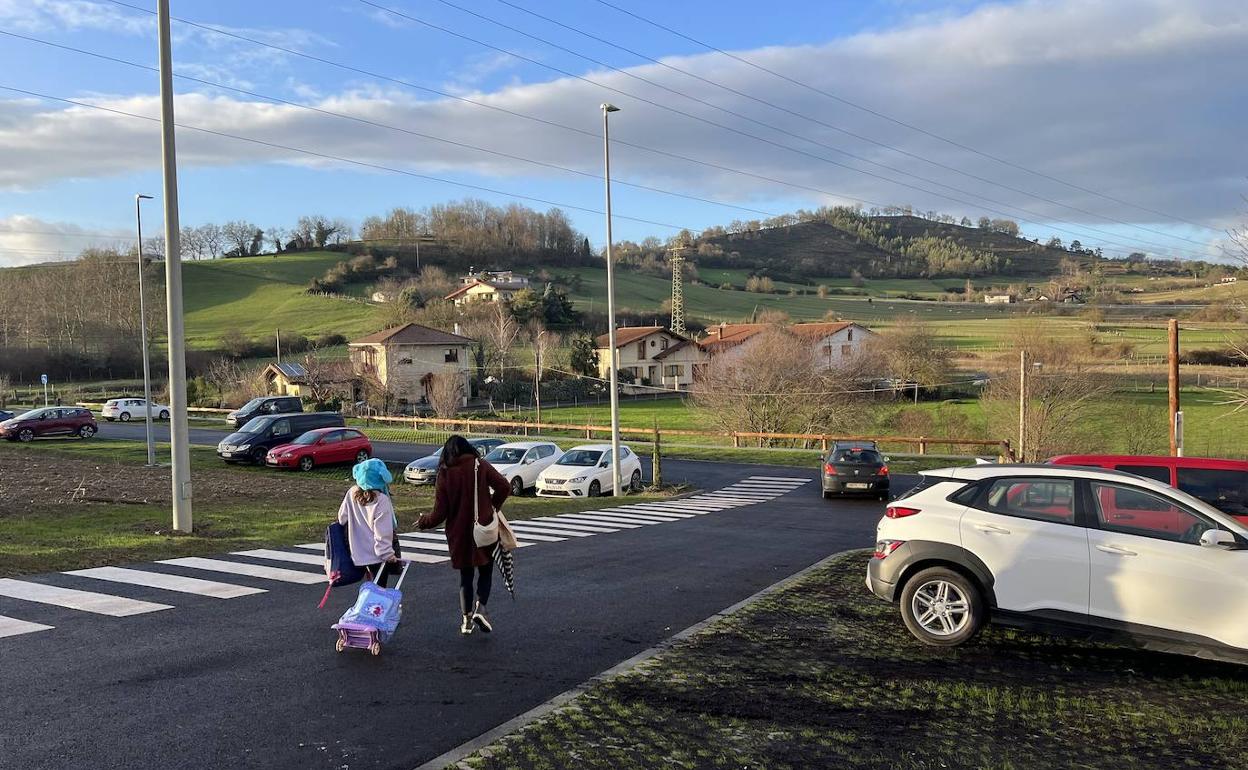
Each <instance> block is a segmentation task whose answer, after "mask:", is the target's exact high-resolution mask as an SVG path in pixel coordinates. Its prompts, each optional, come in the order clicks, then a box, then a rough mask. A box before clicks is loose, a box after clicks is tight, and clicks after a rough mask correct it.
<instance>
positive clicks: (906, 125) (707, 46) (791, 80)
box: [596, 0, 1208, 229]
mask: <svg viewBox="0 0 1248 770" xmlns="http://www.w3.org/2000/svg"><path fill="white" fill-rule="evenodd" d="M596 1H597V2H598V3H600V4H601V5H605V6H606V7H608V8H611V9H613V10H615V11H618V12H620V13H622V14H624V15H626V16H631V17H632V18H634V19H637V20H638V21H640V22H643V23H645V24H649V25H650V26H652V27H655V28H657V29H661V30H663V31H665V32H668V33H670V34H672V35H675V36H677V37H679V38H682V39H684V40H687V41H689V42H691V43H693V44H695V45H698V46H701V47H703V48H705V49H707V50H709V51H714V52H715V53H718V54H721V55H723V56H727V57H728V58H730V59H733V60H735V61H738V62H741V63H742V64H745V65H747V66H749V67H753V68H754V69H756V70H759V71H760V72H765V73H767V74H769V75H771V76H773V77H777V78H780V79H781V80H784V81H786V82H788V83H792V84H793V85H795V86H798V87H800V88H804V89H806V90H808V91H812V92H814V93H817V94H820V95H822V96H825V97H827V98H829V99H832V100H833V101H836V102H839V103H841V104H844V105H846V106H848V107H853V108H854V109H856V110H861V111H862V112H865V113H867V114H869V115H874V116H875V117H877V118H880V119H881V120H885V121H888V122H889V123H893V124H895V125H898V126H902V127H903V128H907V129H910V130H911V131H916V132H918V133H920V134H923V135H924V136H928V137H931V138H932V139H936V140H938V141H941V142H944V143H945V144H948V145H951V146H953V147H957V148H958V149H960V150H965V151H966V152H971V153H974V154H976V155H979V156H981V157H984V158H987V159H989V160H992V161H995V162H997V163H1000V164H1002V165H1005V166H1009V167H1010V168H1014V169H1017V170H1019V171H1024V172H1026V173H1028V174H1032V175H1034V176H1038V177H1040V178H1042V179H1048V180H1049V181H1051V182H1057V183H1058V184H1061V185H1065V186H1066V187H1069V188H1071V189H1073V190H1079V191H1080V192H1084V193H1088V194H1089V195H1095V196H1097V197H1099V198H1104V199H1105V200H1109V201H1113V202H1114V203H1118V204H1120V205H1123V206H1130V207H1131V208H1135V209H1138V210H1140V211H1145V212H1148V213H1150V214H1155V215H1157V216H1160V217H1165V218H1167V219H1173V220H1175V221H1176V222H1183V223H1185V224H1189V225H1192V226H1193V227H1199V228H1202V229H1208V228H1207V227H1206V226H1205V225H1202V224H1198V223H1196V222H1193V221H1191V220H1188V219H1184V218H1182V217H1179V216H1175V215H1173V214H1167V213H1165V212H1163V211H1157V210H1155V209H1151V208H1148V207H1147V206H1141V205H1139V204H1137V203H1131V202H1130V201H1126V200H1122V199H1121V198H1116V197H1114V196H1112V195H1109V194H1107V193H1103V192H1098V191H1097V190H1092V189H1089V188H1087V187H1082V186H1080V185H1077V184H1075V183H1073V182H1067V181H1066V180H1064V179H1060V178H1058V177H1055V176H1052V175H1050V174H1046V173H1044V172H1042V171H1036V170H1034V169H1031V168H1028V167H1026V166H1023V165H1020V164H1018V163H1014V162H1013V161H1010V160H1006V159H1005V158H1001V157H998V156H996V155H992V154H990V153H987V152H984V151H983V150H978V149H976V148H974V147H971V146H969V145H966V144H963V143H961V142H958V141H956V140H953V139H949V138H947V137H944V136H941V135H940V134H937V133H935V132H933V131H929V130H927V129H925V128H922V127H920V126H917V125H914V124H911V123H907V122H905V121H903V120H899V119H897V118H894V117H892V116H891V115H887V114H885V113H883V112H879V111H878V110H874V109H871V108H870V107H867V106H864V105H861V104H858V103H857V102H854V101H851V100H849V99H846V98H845V97H843V96H838V95H837V94H834V93H831V92H829V91H825V90H823V89H821V88H816V87H815V86H812V85H810V84H808V83H804V82H802V81H800V80H797V79H795V78H792V77H789V76H788V75H785V74H783V73H780V72H776V71H774V70H771V69H768V68H767V67H764V66H762V65H761V64H756V63H755V62H753V61H750V60H749V59H746V58H744V57H742V56H737V55H736V54H732V53H729V52H728V51H725V50H723V49H721V48H717V47H716V46H713V45H711V44H710V43H706V42H703V41H701V40H698V39H697V38H695V37H692V36H690V35H687V34H685V33H683V32H680V31H678V30H675V29H672V28H671V27H668V26H665V25H663V24H661V23H659V22H657V21H654V20H653V19H648V18H646V17H645V16H642V15H641V14H638V13H634V12H633V11H630V10H628V9H627V8H621V7H620V6H618V5H615V4H614V3H611V2H608V0H596Z"/></svg>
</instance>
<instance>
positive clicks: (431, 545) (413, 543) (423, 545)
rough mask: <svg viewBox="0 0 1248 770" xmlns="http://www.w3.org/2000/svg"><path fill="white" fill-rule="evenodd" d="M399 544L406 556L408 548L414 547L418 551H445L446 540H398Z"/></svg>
mask: <svg viewBox="0 0 1248 770" xmlns="http://www.w3.org/2000/svg"><path fill="white" fill-rule="evenodd" d="M399 546H400V547H401V548H402V549H403V555H404V556H405V557H406V556H407V549H408V548H415V549H417V550H420V551H441V552H442V553H446V552H447V550H446V542H445V541H443V542H441V543H435V542H433V541H432V540H403V539H400V540H399Z"/></svg>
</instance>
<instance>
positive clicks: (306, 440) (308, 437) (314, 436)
mask: <svg viewBox="0 0 1248 770" xmlns="http://www.w3.org/2000/svg"><path fill="white" fill-rule="evenodd" d="M251 422H255V420H252V421H251ZM248 424H249V425H250V424H251V423H248ZM323 435H325V434H324V433H317V432H316V431H308V432H307V433H305V434H303V435H302V436H300V437H299V438H297V439H295V440H294V441H292V442H290V443H292V444H315V443H316V442H318V441H320V440H321V436H323Z"/></svg>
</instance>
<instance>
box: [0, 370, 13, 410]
mask: <svg viewBox="0 0 1248 770" xmlns="http://www.w3.org/2000/svg"><path fill="white" fill-rule="evenodd" d="M12 392H13V380H11V379H10V378H9V375H8V374H7V373H5V372H0V409H3V408H4V407H5V406H7V405H8V403H9V395H10V394H11V393H12Z"/></svg>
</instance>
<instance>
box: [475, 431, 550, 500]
mask: <svg viewBox="0 0 1248 770" xmlns="http://www.w3.org/2000/svg"><path fill="white" fill-rule="evenodd" d="M560 454H561V453H560V451H559V447H557V446H555V445H554V444H552V443H550V442H549V441H515V442H512V443H510V444H503V445H502V446H498V447H495V448H494V450H493V451H492V452H490V453H489V454H488V455H486V456H485V459H486V460H489V462H490V464H491V465H493V466H494V470H496V471H498V472H499V473H501V474H503V477H504V478H506V479H507V480H508V481H510V482H511V493H512V494H513V495H522V494H524V490H526V489H528V488H529V487H534V486H537V477H538V476H539V475H540V474H541V472H542V471H544V470H546V469H547V468H549V467H550V466H552V465H554V464H555V463H556V462H558V460H559V456H560Z"/></svg>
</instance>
